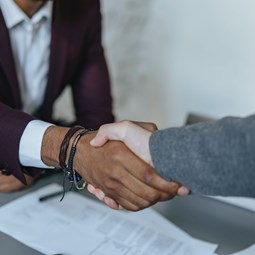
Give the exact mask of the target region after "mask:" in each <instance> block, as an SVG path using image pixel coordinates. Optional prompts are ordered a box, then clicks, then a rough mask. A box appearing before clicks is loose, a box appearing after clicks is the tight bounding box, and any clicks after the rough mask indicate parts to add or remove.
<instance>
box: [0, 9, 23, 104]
mask: <svg viewBox="0 0 255 255" xmlns="http://www.w3.org/2000/svg"><path fill="white" fill-rule="evenodd" d="M0 66H1V67H2V69H3V71H4V73H5V75H6V77H7V80H8V82H9V85H10V88H11V91H12V95H13V102H14V104H15V108H19V109H20V108H21V107H22V104H21V97H20V90H19V84H18V79H17V74H16V69H15V63H14V59H13V54H12V48H11V41H10V37H9V31H8V29H7V27H6V24H5V21H4V17H3V14H2V12H1V10H0Z"/></svg>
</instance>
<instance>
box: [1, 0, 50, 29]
mask: <svg viewBox="0 0 255 255" xmlns="http://www.w3.org/2000/svg"><path fill="white" fill-rule="evenodd" d="M0 8H1V10H2V13H3V16H4V19H5V23H6V26H7V28H8V29H11V28H13V27H15V26H16V25H18V24H19V23H21V22H23V21H30V22H32V23H37V22H38V21H40V20H41V19H42V18H46V19H47V20H51V19H52V9H53V2H52V1H47V3H45V4H44V6H42V7H41V8H40V9H39V10H38V11H37V12H36V13H35V14H34V16H33V17H32V18H31V19H29V18H28V17H27V15H26V14H25V13H24V12H23V11H22V10H21V9H20V8H19V6H18V5H17V4H16V3H15V2H14V0H0Z"/></svg>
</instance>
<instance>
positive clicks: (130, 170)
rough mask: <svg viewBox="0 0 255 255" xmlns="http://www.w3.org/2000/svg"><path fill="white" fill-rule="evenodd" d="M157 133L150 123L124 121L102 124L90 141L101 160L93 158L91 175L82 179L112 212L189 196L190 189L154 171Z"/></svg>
mask: <svg viewBox="0 0 255 255" xmlns="http://www.w3.org/2000/svg"><path fill="white" fill-rule="evenodd" d="M155 130H156V126H155V125H154V124H151V123H138V122H136V123H135V122H130V121H122V122H118V123H113V124H106V125H103V126H102V127H101V128H100V129H99V131H98V132H97V134H96V136H95V137H94V138H93V139H92V140H91V141H90V144H91V145H92V146H94V148H93V149H92V150H95V152H96V153H95V154H97V155H98V157H97V158H94V160H95V161H94V171H93V172H92V174H91V175H90V176H87V175H86V174H85V176H83V177H85V179H86V180H87V181H88V182H89V183H90V184H89V185H88V190H89V191H90V192H91V193H92V194H94V195H95V196H97V197H98V198H99V199H100V200H102V201H104V202H105V203H106V204H107V205H108V206H109V207H111V208H113V209H122V208H125V209H127V210H131V211H138V210H141V209H144V208H146V207H149V206H151V205H153V204H155V203H156V202H158V201H165V200H169V199H172V198H173V197H175V195H176V194H178V195H186V194H188V192H189V190H188V189H187V188H185V187H183V186H181V185H180V184H179V183H177V182H168V181H166V180H164V179H163V178H161V177H160V176H159V175H158V173H157V172H156V170H155V169H154V166H153V163H152V159H151V156H150V152H149V137H150V135H151V133H152V132H153V131H155ZM92 154H93V155H94V153H92ZM84 157H86V158H87V159H89V158H90V159H91V160H92V158H93V157H90V156H89V155H87V156H84ZM91 164H93V163H92V162H90V164H89V165H91ZM85 165H86V164H85ZM76 169H81V168H80V167H77V168H76ZM87 173H88V172H87ZM80 174H81V175H82V173H80Z"/></svg>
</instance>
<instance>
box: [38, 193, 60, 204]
mask: <svg viewBox="0 0 255 255" xmlns="http://www.w3.org/2000/svg"><path fill="white" fill-rule="evenodd" d="M62 194H63V191H57V192H54V193H51V194H48V195H45V196H42V197H40V198H39V201H40V202H43V201H46V200H48V199H51V198H54V197H57V196H59V195H62Z"/></svg>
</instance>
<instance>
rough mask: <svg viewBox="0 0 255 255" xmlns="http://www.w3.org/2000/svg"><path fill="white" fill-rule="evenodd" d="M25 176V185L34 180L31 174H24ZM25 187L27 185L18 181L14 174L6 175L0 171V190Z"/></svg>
mask: <svg viewBox="0 0 255 255" xmlns="http://www.w3.org/2000/svg"><path fill="white" fill-rule="evenodd" d="M25 178H26V180H27V185H31V184H32V183H33V182H34V178H33V177H32V176H29V175H26V174H25ZM25 187H27V186H26V185H24V184H23V183H22V182H20V181H19V180H18V179H17V178H16V177H15V176H13V175H9V176H7V175H4V174H2V173H1V172H0V192H13V191H17V190H19V189H22V188H25Z"/></svg>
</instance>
